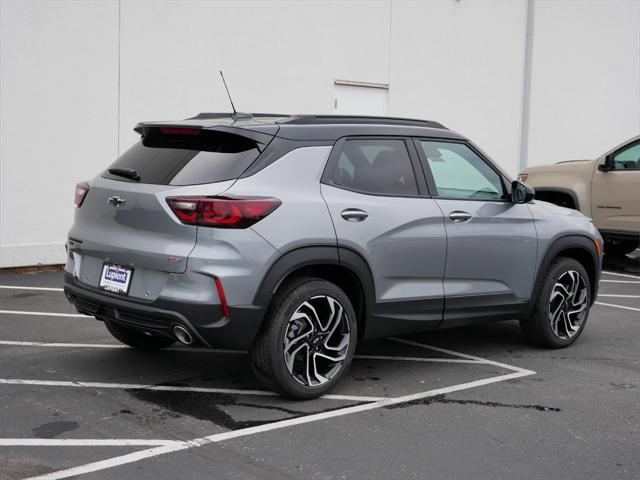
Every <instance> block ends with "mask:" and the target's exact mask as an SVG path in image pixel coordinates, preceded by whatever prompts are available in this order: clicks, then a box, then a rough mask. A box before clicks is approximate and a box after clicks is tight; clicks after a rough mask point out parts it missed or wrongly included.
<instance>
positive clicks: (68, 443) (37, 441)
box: [0, 438, 184, 447]
mask: <svg viewBox="0 0 640 480" xmlns="http://www.w3.org/2000/svg"><path fill="white" fill-rule="evenodd" d="M182 443H184V442H183V441H181V440H144V439H136V438H115V439H106V440H105V439H98V438H87V439H80V438H0V447H162V446H166V445H179V444H182Z"/></svg>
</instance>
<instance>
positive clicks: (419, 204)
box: [65, 114, 602, 398]
mask: <svg viewBox="0 0 640 480" xmlns="http://www.w3.org/2000/svg"><path fill="white" fill-rule="evenodd" d="M135 130H136V131H137V132H139V133H140V134H141V140H140V142H139V143H137V144H136V145H134V146H133V147H131V149H130V150H128V151H127V152H125V153H124V154H123V155H122V156H121V157H120V158H119V159H118V160H116V162H115V163H114V164H112V165H111V166H110V167H109V168H108V169H107V170H106V171H105V172H103V173H101V174H100V175H99V176H98V177H96V178H94V179H93V180H91V181H89V182H83V183H80V184H78V186H77V188H76V199H75V200H76V205H77V208H76V214H75V223H74V225H73V227H72V228H71V231H70V232H69V239H68V243H67V249H68V254H69V255H68V261H67V264H66V268H65V271H66V274H65V292H66V295H67V297H68V298H69V300H70V301H71V302H72V303H73V304H74V305H75V306H76V308H77V310H78V311H79V312H81V313H85V314H87V315H91V316H94V317H96V318H97V319H98V320H101V321H103V322H104V324H105V326H106V327H107V329H108V330H109V331H110V332H111V334H112V335H113V336H114V337H115V338H117V339H118V340H119V341H121V342H123V343H125V344H127V345H130V346H132V347H135V348H142V349H158V348H163V347H168V346H169V345H171V344H173V343H174V342H175V341H180V342H182V343H184V344H187V345H192V344H197V345H201V346H208V347H211V348H221V349H246V350H249V351H250V354H251V355H250V358H251V365H252V367H253V371H254V372H255V374H256V376H257V378H258V379H259V380H260V382H261V383H262V384H264V385H265V386H266V387H268V388H271V389H273V390H275V391H277V392H279V393H281V394H284V395H287V396H289V397H293V398H313V397H317V396H319V395H321V394H323V393H325V392H326V391H327V390H329V389H330V388H332V387H333V386H334V385H335V384H336V383H337V382H339V380H340V379H341V378H342V377H343V376H344V375H345V374H346V373H347V371H348V369H349V365H350V363H351V360H352V358H353V355H354V350H355V346H356V341H357V340H359V339H370V338H375V337H382V336H387V335H398V334H407V333H411V332H417V331H426V330H433V329H436V328H447V327H455V326H460V325H466V324H469V323H476V322H487V321H494V320H508V319H519V320H520V322H521V325H522V327H523V330H524V332H525V334H526V336H527V337H528V338H530V339H531V340H533V341H534V342H536V343H538V344H540V345H543V346H546V347H564V346H567V345H569V344H571V343H573V342H574V341H575V340H576V338H577V337H578V336H579V335H580V333H581V332H582V330H583V329H584V326H585V323H586V321H587V315H588V313H589V308H590V307H591V304H592V303H593V301H594V298H595V296H596V290H597V286H598V278H599V275H600V269H601V261H602V255H601V253H602V252H601V250H602V238H601V237H600V235H599V233H598V231H597V230H596V229H595V228H594V226H593V224H592V223H591V221H590V220H589V219H588V218H586V217H584V216H583V215H582V214H580V213H579V212H577V211H575V210H569V209H566V208H562V207H558V206H555V205H552V204H549V203H545V202H539V201H533V197H534V192H533V190H532V189H531V188H530V187H528V186H525V185H524V184H522V183H519V182H512V181H511V179H510V178H509V176H508V175H507V174H506V173H505V172H503V171H502V170H501V169H500V168H499V167H498V166H497V165H495V164H494V163H492V162H491V161H490V160H489V159H488V158H487V156H486V155H485V154H483V153H482V151H480V150H479V149H478V148H477V147H476V146H475V145H473V144H472V143H471V142H470V141H469V140H467V139H466V138H464V137H463V136H461V135H459V134H457V133H454V132H452V131H451V130H449V129H447V128H445V127H444V126H442V125H441V124H439V123H436V122H431V121H422V120H406V119H397V118H374V117H339V116H309V115H297V116H289V115H267V114H253V115H250V114H234V115H228V114H200V115H198V116H196V117H194V118H191V119H188V120H184V121H179V122H151V123H146V122H145V123H140V124H138V125H137V126H136V128H135Z"/></svg>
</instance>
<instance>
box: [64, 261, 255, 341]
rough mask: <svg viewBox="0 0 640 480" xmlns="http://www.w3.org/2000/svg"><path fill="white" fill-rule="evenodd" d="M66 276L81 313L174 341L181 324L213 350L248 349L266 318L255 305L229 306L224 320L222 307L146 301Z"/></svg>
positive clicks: (71, 297) (67, 291)
mask: <svg viewBox="0 0 640 480" xmlns="http://www.w3.org/2000/svg"><path fill="white" fill-rule="evenodd" d="M64 277H65V284H64V292H65V295H66V296H67V299H68V300H69V301H70V302H71V303H72V304H73V305H74V306H75V307H76V309H77V310H78V311H79V312H80V313H83V314H85V315H90V316H94V317H96V318H97V319H98V320H104V319H107V320H110V321H112V322H114V323H117V324H119V325H122V326H124V327H128V328H132V329H135V330H140V331H146V332H153V333H157V334H161V335H167V336H169V337H172V338H174V335H173V333H172V329H173V327H174V326H175V325H181V326H183V327H185V328H186V329H187V330H189V331H190V332H191V333H192V334H193V335H194V337H195V338H197V339H199V340H200V342H201V343H202V344H204V345H206V346H209V347H212V348H225V349H238V350H247V349H249V347H250V346H251V344H252V343H253V340H254V338H255V337H256V335H257V333H258V330H259V329H260V325H261V324H262V319H263V316H264V309H263V308H261V307H256V306H253V305H249V306H242V307H230V309H229V310H230V312H229V317H225V316H224V314H223V313H222V307H221V306H220V305H203V304H191V303H187V302H178V301H175V300H166V299H162V298H158V299H157V300H155V301H152V302H144V301H141V300H138V299H135V300H134V299H132V298H130V297H124V296H121V295H118V294H112V293H109V292H106V291H104V290H101V289H98V288H94V287H90V286H87V285H84V284H81V283H79V282H77V281H76V280H75V279H74V277H73V275H71V274H69V273H65V276H64Z"/></svg>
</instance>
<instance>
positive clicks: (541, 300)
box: [520, 257, 591, 348]
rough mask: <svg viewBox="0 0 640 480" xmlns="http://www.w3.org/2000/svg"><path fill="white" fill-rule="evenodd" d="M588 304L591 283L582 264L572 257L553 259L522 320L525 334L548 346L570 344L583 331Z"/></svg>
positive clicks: (534, 340) (589, 303) (558, 346)
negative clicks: (535, 296) (530, 309)
mask: <svg viewBox="0 0 640 480" xmlns="http://www.w3.org/2000/svg"><path fill="white" fill-rule="evenodd" d="M590 306H591V285H590V283H589V276H588V275H587V272H586V270H585V269H584V267H583V266H582V265H581V264H580V263H579V262H578V261H576V260H574V259H572V258H564V257H559V258H557V259H556V260H554V261H553V263H552V264H551V266H550V268H549V271H548V272H547V274H546V275H545V277H544V280H543V283H542V287H541V289H540V292H539V296H538V298H537V299H536V300H535V306H534V309H533V312H532V314H531V316H530V317H529V318H527V319H524V320H521V321H520V324H521V326H522V329H523V331H524V333H525V335H526V336H527V337H528V338H529V339H530V340H532V341H533V342H535V343H537V344H539V345H542V346H545V347H550V348H561V347H566V346H569V345H571V344H572V343H573V342H574V341H575V340H576V339H577V338H578V336H579V335H580V334H581V333H582V330H583V329H584V326H585V324H586V322H587V317H588V315H589V308H590Z"/></svg>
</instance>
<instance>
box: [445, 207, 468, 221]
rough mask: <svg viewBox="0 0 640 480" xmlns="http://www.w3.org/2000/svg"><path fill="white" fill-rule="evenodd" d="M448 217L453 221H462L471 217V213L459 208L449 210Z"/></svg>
mask: <svg viewBox="0 0 640 480" xmlns="http://www.w3.org/2000/svg"><path fill="white" fill-rule="evenodd" d="M449 219H450V220H451V221H452V222H455V223H462V222H466V221H467V220H469V219H471V214H470V213H469V212H462V211H460V210H456V211H455V212H451V213H450V214H449Z"/></svg>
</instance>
